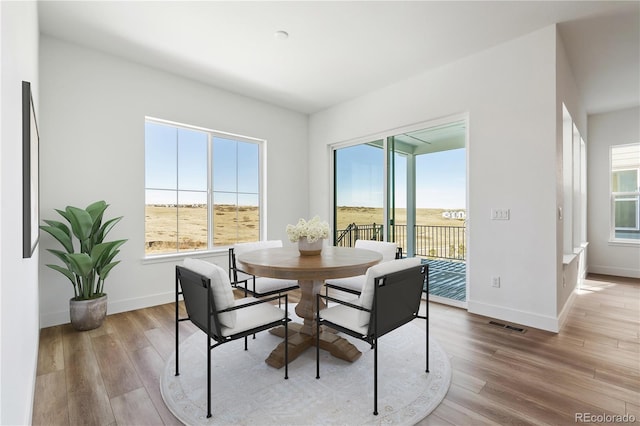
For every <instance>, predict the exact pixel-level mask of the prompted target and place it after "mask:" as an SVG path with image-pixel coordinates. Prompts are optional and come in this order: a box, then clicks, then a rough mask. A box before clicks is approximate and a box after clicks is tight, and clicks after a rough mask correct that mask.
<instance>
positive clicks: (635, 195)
mask: <svg viewBox="0 0 640 426" xmlns="http://www.w3.org/2000/svg"><path fill="white" fill-rule="evenodd" d="M632 145H639V144H637V143H636V144H626V145H612V146H611V147H610V149H609V194H610V214H609V241H610V242H612V243H623V244H635V245H640V238H638V239H633V238H619V237H616V231H625V230H630V231H640V167H621V168H616V169H614V166H613V150H614V149H615V148H621V147H624V146H632ZM639 162H640V159H639ZM629 170H635V171H636V191H625V192H614V191H613V173H614V172H623V171H629ZM620 197H624V198H620ZM618 201H635V202H636V205H637V207H636V218H635V219H636V226H635V227H634V228H628V227H616V216H615V215H616V202H618Z"/></svg>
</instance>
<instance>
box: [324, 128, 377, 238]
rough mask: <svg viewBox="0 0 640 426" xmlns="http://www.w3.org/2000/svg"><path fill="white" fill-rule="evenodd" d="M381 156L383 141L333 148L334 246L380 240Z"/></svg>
mask: <svg viewBox="0 0 640 426" xmlns="http://www.w3.org/2000/svg"><path fill="white" fill-rule="evenodd" d="M384 158H385V156H384V149H383V141H382V140H378V141H371V142H367V143H362V144H358V145H353V146H348V147H345V148H340V149H336V150H334V173H335V176H334V182H335V189H334V204H333V205H334V224H335V227H334V230H335V231H334V232H335V236H334V241H335V245H337V246H347V247H351V246H353V245H354V243H355V241H356V240H357V239H360V238H366V239H377V240H382V239H383V235H384V234H383V232H384Z"/></svg>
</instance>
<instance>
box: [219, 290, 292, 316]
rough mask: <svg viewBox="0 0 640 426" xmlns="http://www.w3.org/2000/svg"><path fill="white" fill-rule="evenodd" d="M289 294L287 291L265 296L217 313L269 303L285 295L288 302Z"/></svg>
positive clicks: (285, 301)
mask: <svg viewBox="0 0 640 426" xmlns="http://www.w3.org/2000/svg"><path fill="white" fill-rule="evenodd" d="M288 296H289V295H288V294H286V293H285V294H280V295H277V296H272V297H265V298H264V299H258V300H255V301H253V302H249V303H243V304H242V305H238V306H232V307H230V308H227V309H222V310H220V311H217V312H216V313H217V314H221V313H224V312H231V311H236V310H238V309H242V308H246V307H248V306H253V305H258V304H261V303H267V302H271V301H273V300H278V299H282V298H283V297H284V303H285V304H286V303H288V301H289V297H288Z"/></svg>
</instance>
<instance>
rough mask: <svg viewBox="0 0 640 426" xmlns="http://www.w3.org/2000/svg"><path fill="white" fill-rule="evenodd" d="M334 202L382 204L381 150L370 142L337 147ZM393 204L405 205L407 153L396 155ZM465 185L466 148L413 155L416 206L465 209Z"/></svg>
mask: <svg viewBox="0 0 640 426" xmlns="http://www.w3.org/2000/svg"><path fill="white" fill-rule="evenodd" d="M337 156H338V164H337V166H336V173H337V182H338V185H337V204H338V205H339V206H352V207H382V206H383V187H384V176H383V166H384V152H383V150H382V149H380V148H376V147H372V146H370V145H365V144H362V145H356V146H352V147H348V148H343V149H340V150H339V151H338V154H337ZM395 175H396V176H397V179H396V198H395V200H396V207H403V206H406V190H407V186H406V157H403V156H401V155H397V156H396V174H395ZM465 188H466V153H465V149H464V148H462V149H454V150H449V151H441V152H436V153H431V154H425V155H420V156H418V157H416V207H418V208H442V209H464V208H465V199H466V194H465Z"/></svg>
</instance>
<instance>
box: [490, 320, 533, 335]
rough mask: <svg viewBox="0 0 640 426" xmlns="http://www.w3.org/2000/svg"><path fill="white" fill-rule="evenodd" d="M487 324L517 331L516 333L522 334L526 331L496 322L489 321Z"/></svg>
mask: <svg viewBox="0 0 640 426" xmlns="http://www.w3.org/2000/svg"><path fill="white" fill-rule="evenodd" d="M489 324H491V325H495V326H496V327H500V328H506V329H507V330H512V331H517V332H518V333H524V332H525V331H526V330H525V329H524V328H520V327H515V326H513V325H508V324H503V323H501V322H497V321H489Z"/></svg>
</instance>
